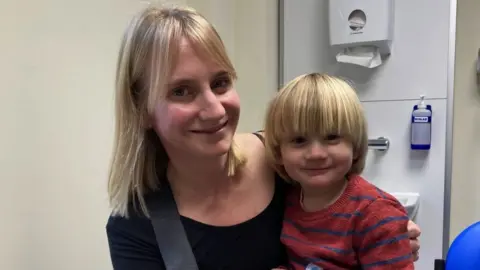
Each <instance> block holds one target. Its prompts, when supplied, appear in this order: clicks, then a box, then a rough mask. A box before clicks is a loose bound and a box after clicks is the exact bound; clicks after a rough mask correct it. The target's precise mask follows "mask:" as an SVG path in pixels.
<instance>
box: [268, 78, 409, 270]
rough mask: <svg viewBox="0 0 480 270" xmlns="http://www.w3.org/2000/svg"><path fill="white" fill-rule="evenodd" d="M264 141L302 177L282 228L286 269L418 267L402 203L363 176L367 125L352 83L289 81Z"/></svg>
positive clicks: (284, 170)
mask: <svg viewBox="0 0 480 270" xmlns="http://www.w3.org/2000/svg"><path fill="white" fill-rule="evenodd" d="M265 143H266V149H267V155H268V157H269V159H270V161H271V162H272V164H274V166H275V169H276V170H277V172H278V173H279V174H280V175H282V176H283V177H284V178H285V179H290V180H291V181H292V182H293V183H297V184H298V185H295V186H296V187H295V188H294V189H293V190H292V192H291V194H289V195H288V198H287V207H286V210H285V217H284V224H283V231H282V242H283V243H284V244H285V246H286V247H287V252H288V256H289V263H290V266H289V269H296V270H299V269H372V270H378V269H395V270H402V269H414V266H413V256H412V254H411V247H410V244H409V239H408V236H407V223H408V217H407V213H406V211H405V209H404V208H403V207H402V205H401V204H400V203H399V202H398V201H397V200H396V199H395V198H394V197H393V196H391V195H390V194H388V193H386V192H384V191H382V190H380V189H379V188H377V187H375V186H374V185H372V184H370V183H369V182H367V181H366V180H365V179H363V178H362V177H361V176H360V174H361V173H362V171H363V168H364V164H365V158H366V155H367V148H368V138H367V125H366V120H365V116H364V114H363V109H362V105H361V103H360V101H359V99H358V97H357V95H356V93H355V90H354V89H352V87H351V86H350V85H349V84H347V83H346V82H345V81H343V80H341V79H339V78H335V77H332V76H328V75H323V74H318V73H313V74H307V75H303V76H299V77H297V78H296V79H294V80H292V81H291V82H289V83H288V84H287V85H286V86H285V87H284V88H283V89H282V90H281V91H280V92H279V93H278V94H277V96H276V97H275V98H274V99H273V100H272V102H271V103H270V105H269V108H268V112H267V117H266V122H265Z"/></svg>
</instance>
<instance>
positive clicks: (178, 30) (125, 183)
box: [108, 6, 246, 217]
mask: <svg viewBox="0 0 480 270" xmlns="http://www.w3.org/2000/svg"><path fill="white" fill-rule="evenodd" d="M184 38H186V39H188V40H189V41H190V43H191V44H193V46H195V49H198V50H199V51H200V52H203V53H205V54H206V55H207V56H208V57H209V58H210V59H213V60H214V61H216V62H217V63H218V64H219V65H220V66H221V67H222V68H224V69H225V70H227V72H228V73H229V75H230V77H231V78H232V79H236V72H235V69H234V68H233V65H232V63H231V62H230V59H229V58H228V55H227V52H226V50H225V47H224V44H223V42H222V40H221V38H220V36H219V35H218V33H217V32H216V31H215V29H214V27H213V26H212V25H211V24H210V23H209V22H208V21H207V20H206V19H205V18H204V17H203V16H201V15H200V14H199V13H198V12H197V11H195V10H194V9H191V8H188V7H176V6H164V7H156V6H150V7H148V8H146V9H144V10H143V11H142V12H140V13H139V14H138V15H137V16H135V17H134V18H133V19H132V20H131V21H130V23H129V25H128V27H127V29H126V31H125V33H124V36H123V40H122V43H121V47H120V52H119V55H118V62H117V72H116V85H115V88H116V93H115V117H116V127H115V139H114V149H113V158H112V161H111V166H110V176H109V181H108V195H109V201H110V205H111V207H112V209H113V215H119V216H124V217H126V216H128V214H129V213H128V210H129V205H130V203H131V202H132V201H135V202H138V204H139V206H140V208H141V210H142V212H143V213H144V214H145V215H147V216H148V211H147V207H146V202H145V199H144V196H145V193H147V192H148V191H151V190H155V189H157V188H159V184H160V181H159V177H158V176H157V173H158V174H163V172H164V170H165V168H166V166H167V163H168V156H167V154H166V152H165V150H164V149H163V146H162V144H161V142H160V140H159V139H158V136H157V134H155V132H154V131H153V130H152V129H149V128H148V126H147V124H146V123H147V119H149V115H152V114H153V110H154V108H155V105H156V104H157V102H158V100H159V99H161V98H163V95H164V94H165V89H164V88H165V86H166V82H167V80H168V77H169V76H170V73H171V72H172V69H173V67H174V65H175V62H176V56H177V55H178V51H179V44H180V41H181V40H182V39H184ZM245 162H246V159H245V156H244V155H243V154H242V153H241V152H240V150H239V149H238V148H237V146H236V145H235V143H233V144H232V146H231V148H230V151H229V153H228V158H227V165H226V166H227V170H228V174H229V175H234V174H235V173H236V171H237V169H238V168H239V167H240V166H242V165H243V164H244V163H245ZM161 177H163V175H160V178H161ZM134 206H135V207H136V206H137V204H136V203H135V204H134Z"/></svg>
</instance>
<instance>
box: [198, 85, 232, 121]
mask: <svg viewBox="0 0 480 270" xmlns="http://www.w3.org/2000/svg"><path fill="white" fill-rule="evenodd" d="M202 101H203V104H202V110H201V111H200V119H201V120H204V121H209V120H220V119H222V118H224V117H225V114H226V111H225V108H224V107H223V104H222V102H221V100H220V98H219V97H218V96H217V95H215V93H213V91H212V90H207V91H205V92H204V93H203V97H202Z"/></svg>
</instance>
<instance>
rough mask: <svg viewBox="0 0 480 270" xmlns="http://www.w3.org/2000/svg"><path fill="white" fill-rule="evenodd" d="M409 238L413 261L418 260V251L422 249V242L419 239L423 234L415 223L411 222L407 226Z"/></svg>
mask: <svg viewBox="0 0 480 270" xmlns="http://www.w3.org/2000/svg"><path fill="white" fill-rule="evenodd" d="M407 230H408V238H410V247H411V248H412V253H413V260H414V261H417V260H418V257H419V255H418V250H419V249H420V241H419V240H418V237H419V236H420V234H421V231H420V227H418V225H417V224H415V222H413V221H411V220H409V221H408V225H407Z"/></svg>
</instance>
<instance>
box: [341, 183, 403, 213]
mask: <svg viewBox="0 0 480 270" xmlns="http://www.w3.org/2000/svg"><path fill="white" fill-rule="evenodd" d="M350 181H352V182H353V183H354V185H355V187H354V188H353V189H352V193H351V196H352V198H353V199H354V200H355V199H356V200H357V201H358V202H361V203H362V205H363V207H362V208H367V207H368V206H369V205H370V204H375V205H377V206H378V205H385V206H391V207H394V208H402V205H401V204H400V202H399V201H398V200H397V199H396V198H395V197H394V196H393V195H391V194H390V193H388V192H386V191H384V190H382V189H380V188H379V187H377V186H375V185H374V184H372V183H370V182H368V181H367V180H365V179H364V178H363V177H361V176H354V177H352V179H350Z"/></svg>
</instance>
